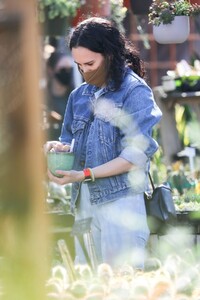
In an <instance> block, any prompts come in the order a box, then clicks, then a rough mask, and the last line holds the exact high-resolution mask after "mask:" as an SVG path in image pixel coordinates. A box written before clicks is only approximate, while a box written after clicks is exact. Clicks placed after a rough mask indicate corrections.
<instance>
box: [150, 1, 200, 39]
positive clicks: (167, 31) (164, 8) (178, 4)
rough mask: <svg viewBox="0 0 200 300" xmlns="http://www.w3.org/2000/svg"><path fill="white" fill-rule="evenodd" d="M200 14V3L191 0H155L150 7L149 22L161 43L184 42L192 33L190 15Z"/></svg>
mask: <svg viewBox="0 0 200 300" xmlns="http://www.w3.org/2000/svg"><path fill="white" fill-rule="evenodd" d="M198 14H200V5H198V4H191V3H190V0H176V1H175V0H174V1H170V2H167V1H165V0H153V3H152V5H151V6H150V8H149V15H148V17H149V23H151V24H152V25H153V35H154V37H155V40H156V41H157V42H158V43H160V44H172V43H177V44H179V43H183V42H185V41H186V40H187V38H188V35H189V33H190V20H189V17H190V16H196V15H198Z"/></svg>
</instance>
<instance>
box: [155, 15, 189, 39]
mask: <svg viewBox="0 0 200 300" xmlns="http://www.w3.org/2000/svg"><path fill="white" fill-rule="evenodd" d="M189 33H190V21H189V17H188V16H176V17H175V18H174V20H173V21H172V23H171V24H166V25H163V24H160V25H159V26H153V35H154V38H155V40H156V42H158V43H160V44H180V43H183V42H185V41H186V40H187V38H188V35H189Z"/></svg>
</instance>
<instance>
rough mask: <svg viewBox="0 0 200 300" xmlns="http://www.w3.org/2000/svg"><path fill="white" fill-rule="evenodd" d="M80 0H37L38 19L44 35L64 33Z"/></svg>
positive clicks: (81, 2)
mask: <svg viewBox="0 0 200 300" xmlns="http://www.w3.org/2000/svg"><path fill="white" fill-rule="evenodd" d="M84 3H85V1H84V0H82V1H80V0H73V1H72V0H38V20H39V22H40V24H41V25H42V27H43V31H44V34H46V35H52V36H54V35H65V34H66V30H67V27H68V26H69V24H70V22H71V20H72V18H73V17H75V16H76V14H77V10H78V8H79V7H80V6H81V5H82V4H84Z"/></svg>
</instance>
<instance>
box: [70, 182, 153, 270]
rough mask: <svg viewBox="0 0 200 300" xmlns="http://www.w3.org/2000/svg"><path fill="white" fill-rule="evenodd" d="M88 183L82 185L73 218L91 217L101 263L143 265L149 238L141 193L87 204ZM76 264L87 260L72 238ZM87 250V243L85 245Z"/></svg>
mask: <svg viewBox="0 0 200 300" xmlns="http://www.w3.org/2000/svg"><path fill="white" fill-rule="evenodd" d="M89 199H90V194H89V190H88V187H87V184H85V183H84V184H82V186H81V193H80V198H79V200H78V203H77V212H76V216H75V220H82V219H87V218H92V222H91V235H92V238H93V242H94V247H95V252H96V256H97V260H98V264H100V263H108V264H109V265H110V266H111V267H113V268H114V269H116V268H119V267H120V266H122V265H123V264H129V265H131V266H132V267H134V268H136V269H143V268H144V260H145V248H146V243H147V240H148V238H149V228H148V226H147V220H146V212H145V206H144V200H143V194H137V195H131V196H128V197H126V198H122V199H119V200H116V201H112V202H108V203H104V204H100V205H91V204H90V200H89ZM75 248H76V258H75V263H77V264H84V263H86V260H85V257H84V254H83V251H82V247H81V246H80V244H79V241H78V240H77V239H76V238H75ZM86 248H87V249H88V245H87V244H86Z"/></svg>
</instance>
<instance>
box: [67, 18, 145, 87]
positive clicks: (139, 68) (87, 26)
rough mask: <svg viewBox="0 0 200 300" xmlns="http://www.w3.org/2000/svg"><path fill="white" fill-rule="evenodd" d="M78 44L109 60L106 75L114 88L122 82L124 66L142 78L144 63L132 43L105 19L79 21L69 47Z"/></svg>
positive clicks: (74, 46) (70, 38) (75, 46)
mask: <svg viewBox="0 0 200 300" xmlns="http://www.w3.org/2000/svg"><path fill="white" fill-rule="evenodd" d="M79 46H81V47H84V48H87V49H89V50H91V51H93V52H97V53H101V54H102V55H103V56H104V57H105V58H108V59H109V60H110V68H109V74H108V77H109V79H112V80H113V81H114V83H115V87H116V88H118V87H119V86H120V84H121V82H122V78H123V72H124V67H125V66H129V67H130V68H131V69H132V70H133V71H134V72H135V73H136V74H138V75H139V76H140V77H142V78H144V75H145V70H144V64H143V61H142V60H141V59H140V57H139V55H138V52H137V50H136V49H135V47H134V45H133V44H132V43H131V41H129V40H128V39H127V38H126V37H125V36H124V35H123V34H122V33H121V32H120V31H119V30H118V29H117V28H116V27H115V26H114V25H113V24H112V23H111V22H110V21H108V20H107V19H104V18H99V17H92V18H89V19H87V20H84V21H82V22H81V23H79V24H78V25H77V27H76V28H75V29H74V31H73V32H72V34H71V36H70V37H69V48H70V49H71V50H72V48H77V47H79Z"/></svg>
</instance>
